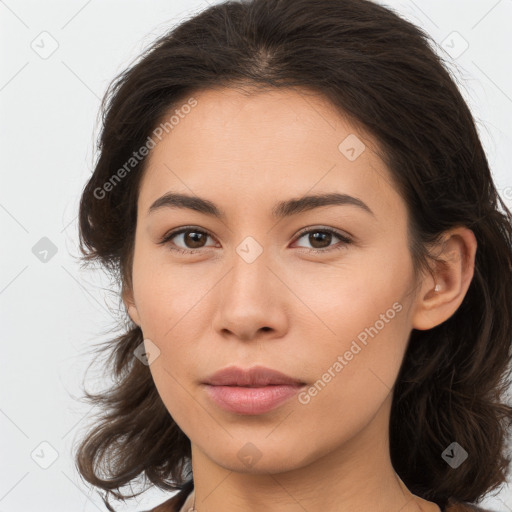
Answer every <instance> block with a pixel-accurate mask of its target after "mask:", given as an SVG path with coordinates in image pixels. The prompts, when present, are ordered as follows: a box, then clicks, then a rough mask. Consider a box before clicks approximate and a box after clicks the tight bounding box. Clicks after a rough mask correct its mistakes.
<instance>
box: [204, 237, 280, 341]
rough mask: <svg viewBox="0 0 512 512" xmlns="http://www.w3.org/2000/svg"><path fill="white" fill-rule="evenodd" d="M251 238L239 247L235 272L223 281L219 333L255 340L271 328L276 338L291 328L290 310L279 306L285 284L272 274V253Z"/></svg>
mask: <svg viewBox="0 0 512 512" xmlns="http://www.w3.org/2000/svg"><path fill="white" fill-rule="evenodd" d="M248 238H249V237H247V238H246V239H244V240H243V241H242V242H241V243H240V244H239V245H238V246H237V247H235V251H234V253H233V254H232V258H231V259H230V267H231V270H230V272H229V274H228V275H227V276H226V279H224V280H223V281H222V284H221V288H220V290H219V293H220V297H219V298H220V300H219V301H218V302H217V306H216V309H217V311H216V314H215V322H214V325H215V329H216V330H217V331H218V332H224V333H225V332H226V331H229V332H231V333H232V334H234V335H236V336H237V337H239V338H245V339H252V338H253V337H254V336H256V335H257V333H258V331H260V330H262V331H263V330H265V331H266V330H268V328H271V329H272V330H273V331H274V335H275V334H276V333H280V334H279V335H281V334H282V332H283V329H286V325H287V320H286V315H285V311H286V310H287V308H283V307H280V305H279V301H280V300H282V299H283V297H282V296H281V295H280V294H279V291H278V288H279V286H282V283H280V281H279V279H277V278H276V277H275V276H274V274H273V272H272V270H271V268H272V267H273V266H275V265H273V263H272V261H271V259H272V258H271V251H270V250H268V251H267V250H266V249H265V248H264V247H263V246H262V245H261V244H259V243H257V242H256V240H255V239H252V240H251V239H248ZM262 328H264V329H262Z"/></svg>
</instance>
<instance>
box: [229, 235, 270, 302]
mask: <svg viewBox="0 0 512 512" xmlns="http://www.w3.org/2000/svg"><path fill="white" fill-rule="evenodd" d="M269 256H270V250H269V249H268V248H265V247H264V246H263V244H262V243H260V242H259V241H258V240H256V239H255V238H254V237H252V236H247V237H245V238H244V239H243V240H242V242H240V244H239V245H238V246H236V247H235V252H234V254H233V258H232V265H233V268H232V270H231V278H230V282H229V286H230V288H231V292H234V293H235V295H236V294H237V291H238V292H239V293H241V294H242V297H240V299H243V296H244V294H246V293H251V294H252V295H253V296H254V294H259V293H268V292H269V291H270V288H271V284H270V276H271V274H272V273H271V272H270V270H269V268H268V267H269V266H270V265H271V264H272V263H271V261H270V257H269Z"/></svg>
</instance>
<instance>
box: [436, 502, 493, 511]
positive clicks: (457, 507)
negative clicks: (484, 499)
mask: <svg viewBox="0 0 512 512" xmlns="http://www.w3.org/2000/svg"><path fill="white" fill-rule="evenodd" d="M446 512H493V511H492V510H489V509H487V508H482V507H479V506H478V505H474V504H473V503H466V502H462V501H453V500H448V504H447V505H446Z"/></svg>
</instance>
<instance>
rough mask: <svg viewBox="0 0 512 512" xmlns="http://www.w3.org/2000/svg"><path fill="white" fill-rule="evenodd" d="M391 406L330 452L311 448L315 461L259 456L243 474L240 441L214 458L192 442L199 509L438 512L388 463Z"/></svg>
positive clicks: (233, 511) (210, 511)
mask: <svg viewBox="0 0 512 512" xmlns="http://www.w3.org/2000/svg"><path fill="white" fill-rule="evenodd" d="M390 406H391V397H390V399H389V400H388V401H386V402H385V404H384V406H383V407H382V408H381V409H380V410H379V411H378V413H377V414H376V415H375V417H374V418H373V419H372V421H371V422H370V423H369V424H368V425H367V426H366V427H365V428H364V429H363V430H362V431H360V432H358V434H357V435H355V436H353V437H352V438H351V439H349V440H347V441H346V442H345V443H343V444H341V445H340V446H338V447H337V449H335V450H330V451H329V452H328V453H316V452H314V451H312V453H314V455H315V458H314V459H313V458H312V459H311V460H309V461H302V463H295V464H292V466H294V467H291V468H290V467H285V466H286V463H284V464H283V463H282V461H281V463H280V464H277V463H274V464H271V463H269V462H267V464H266V465H264V464H262V462H263V460H264V457H263V456H262V457H261V460H260V461H259V462H257V463H256V464H255V465H254V466H253V467H251V468H250V469H249V470H247V468H245V471H244V472H241V471H240V460H239V459H238V457H237V452H239V451H240V446H241V444H240V442H239V441H238V440H234V439H233V438H230V439H229V440H227V442H226V445H225V447H224V449H223V451H222V454H223V459H222V460H215V461H214V460H212V458H210V457H208V455H207V454H206V453H205V452H204V451H203V450H202V449H201V448H199V447H198V446H197V445H195V444H194V443H192V470H193V475H194V490H195V508H196V510H197V512H219V511H222V512H239V511H241V510H243V511H244V512H259V511H265V512H303V511H304V510H322V511H323V512H353V511H354V510H361V511H366V510H368V511H370V510H371V511H372V512H389V511H390V510H393V511H396V510H400V512H439V507H438V506H437V505H435V504H433V503H431V502H428V501H425V500H423V499H421V498H419V497H417V496H414V495H413V494H411V493H410V492H409V490H408V489H407V488H406V486H405V485H404V484H403V482H402V481H401V480H400V478H399V477H398V475H397V474H396V473H395V471H394V469H393V467H392V464H391V459H390V453H389V442H388V439H389V436H388V424H389V412H390ZM310 437H311V438H314V436H313V435H312V436H310ZM235 441H236V442H235ZM305 442H308V441H307V437H305ZM243 444H244V443H242V445H243ZM276 460H277V461H278V458H276Z"/></svg>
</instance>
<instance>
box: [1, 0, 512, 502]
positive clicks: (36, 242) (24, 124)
mask: <svg viewBox="0 0 512 512" xmlns="http://www.w3.org/2000/svg"><path fill="white" fill-rule="evenodd" d="M208 3H212V2H211V1H209V2H208ZM381 3H384V2H381ZM385 4H386V5H388V6H390V7H393V8H395V9H396V10H397V11H398V12H400V13H401V14H403V15H404V16H405V17H406V18H408V19H410V20H411V21H413V22H415V23H416V24H418V25H420V26H421V27H423V28H424V29H425V30H426V31H427V32H428V33H429V34H431V35H432V36H433V37H434V39H435V40H436V42H437V43H439V45H440V48H439V51H440V52H445V53H444V55H445V56H446V57H447V58H448V59H450V61H451V63H452V64H451V66H452V70H453V73H454V74H455V75H456V77H457V80H458V82H459V85H460V87H461V90H462V93H463V94H464V97H465V98H466V100H467V101H468V103H469V105H470V107H471V109H472V111H473V113H474V115H475V117H476V119H477V122H478V129H479V131H480V134H481V138H482V141H483V143H484V146H485V148H486V151H487V155H488V158H489V161H490V164H491V167H492V170H493V173H494V176H495V180H496V183H497V186H498V187H499V188H500V190H501V193H502V195H503V197H504V198H505V199H506V200H507V202H508V204H509V206H512V171H511V168H510V162H511V161H512V124H511V122H510V118H511V116H512V67H511V65H510V50H511V49H512V33H511V30H510V25H511V22H512V0H500V1H496V0H472V1H467V0H455V1H454V0H450V1H446V0H432V1H430V0H429V1H427V0H415V1H412V0H404V1H392V0H389V1H388V2H386V3H385ZM206 6H207V1H206V0H201V1H198V0H194V1H192V0H190V1H187V2H185V1H178V0H165V1H164V0H149V1H146V2H142V1H139V2H135V1H129V0H122V1H121V0H117V1H102V2H100V1H99V0H89V1H86V0H83V1H66V2H65V1H63V0H61V1H46V2H41V1H36V0H31V1H29V0H27V1H23V0H5V1H1V0H0V38H1V44H0V51H1V66H0V144H1V147H0V149H1V155H2V161H1V172H2V183H3V185H2V187H1V189H0V229H1V233H0V234H1V239H2V250H1V258H2V261H1V265H0V269H1V270H0V308H1V313H2V317H1V322H0V329H1V336H2V357H1V371H0V389H1V396H0V429H1V430H0V432H1V433H2V435H1V436H0V443H1V460H2V465H1V470H0V471H1V473H0V512H10V511H23V512H25V511H36V510H37V511H38V512H45V511H52V512H58V511H66V512H69V511H70V510H73V511H87V512H89V511H96V510H106V509H105V508H104V507H103V505H102V504H101V500H100V498H99V496H98V495H97V494H96V492H95V491H94V490H92V489H90V488H89V487H88V486H86V485H84V483H83V482H82V481H81V480H80V479H79V477H78V475H77V473H76V472H75V469H74V463H73V461H72V458H71V449H72V446H73V444H74V443H75V442H76V441H77V439H78V438H79V436H80V434H81V433H82V432H83V429H85V428H86V426H87V423H88V421H90V420H91V411H90V410H89V408H88V406H87V405H85V404H83V403H80V402H79V401H78V400H77V399H76V398H75V397H78V396H80V395H81V391H80V384H81V382H82V378H83V376H84V372H85V370H86V367H87V365H88V363H89V362H90V360H91V358H90V356H89V352H88V351H89V350H90V348H91V345H92V343H98V342H99V341H104V340H107V339H110V338H111V337H112V336H113V334H114V331H112V332H111V333H108V330H109V329H112V328H115V327H116V325H118V324H119V320H120V315H119V311H118V309H119V301H118V298H117V297H116V294H115V293H111V292H109V291H108V289H109V286H110V283H109V282H108V281H107V280H106V279H105V277H104V276H103V275H102V274H101V273H100V272H91V271H88V272H86V271H81V270H80V268H79V266H78V260H77V256H78V250H77V223H76V215H77V208H78V200H79V197H80V192H81V190H82V187H83V186H84V184H85V182H86V180H87V178H88V176H89V175H90V173H91V170H92V168H93V162H94V158H95V151H96V150H95V147H94V141H95V139H96V136H97V134H98V127H99V125H98V118H97V115H98V110H99V103H100V99H101V97H102V96H103V94H104V92H105V89H106V87H107V85H108V83H109V82H110V81H111V80H112V79H113V78H114V76H115V75H117V73H119V72H120V71H122V70H123V69H124V68H125V67H126V66H127V65H129V64H130V63H131V62H132V61H133V59H135V58H136V57H137V56H138V55H139V54H140V52H141V51H142V50H143V49H144V48H145V47H146V46H147V45H148V44H149V43H151V42H152V41H153V40H154V39H155V38H156V37H157V36H159V35H161V34H162V33H164V32H165V31H166V30H167V29H168V28H170V27H171V26H172V25H174V24H176V23H178V22H179V21H180V20H181V19H183V17H184V16H187V15H189V14H192V13H193V12H195V11H197V10H202V9H203V8H205V7H206ZM443 48H444V49H443ZM44 251H48V252H44ZM105 382H106V381H105V380H104V377H103V376H102V374H101V369H100V368H96V369H95V370H94V371H92V370H91V371H90V372H89V373H88V380H87V383H88V388H89V389H91V390H98V389H100V388H101V387H103V386H102V383H105ZM45 467H46V469H45ZM165 497H166V496H165V495H164V494H163V493H161V492H159V491H153V490H152V491H149V492H148V493H146V494H145V495H144V496H143V498H140V499H139V500H138V501H136V500H133V501H132V502H131V503H130V505H129V506H126V507H125V508H123V507H122V506H119V510H144V509H145V508H149V507H150V506H153V505H155V504H157V503H160V502H161V501H163V499H165ZM484 505H486V506H488V507H489V508H492V509H494V510H502V511H512V492H511V488H510V486H507V487H506V488H503V489H502V490H501V492H500V493H499V494H497V495H496V496H495V497H493V498H491V497H489V498H488V499H486V500H485V502H484Z"/></svg>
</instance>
